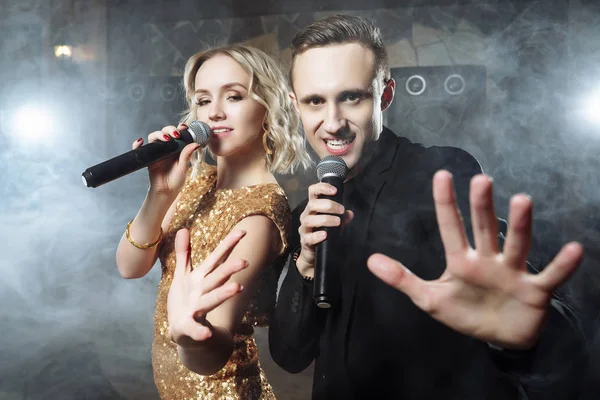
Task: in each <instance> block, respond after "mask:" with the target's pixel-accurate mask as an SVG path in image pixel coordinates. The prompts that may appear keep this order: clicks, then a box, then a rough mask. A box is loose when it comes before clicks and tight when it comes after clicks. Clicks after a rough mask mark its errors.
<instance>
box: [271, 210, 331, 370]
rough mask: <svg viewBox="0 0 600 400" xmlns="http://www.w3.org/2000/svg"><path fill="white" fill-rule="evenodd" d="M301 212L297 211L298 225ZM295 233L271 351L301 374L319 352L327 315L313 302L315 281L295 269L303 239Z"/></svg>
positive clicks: (273, 320) (285, 366)
mask: <svg viewBox="0 0 600 400" xmlns="http://www.w3.org/2000/svg"><path fill="white" fill-rule="evenodd" d="M299 207H301V208H302V210H303V209H304V207H303V206H299ZM298 215H299V213H297V212H294V225H296V226H295V228H297V224H298V222H297V221H298V220H299V217H298ZM292 232H294V234H293V235H291V238H290V241H289V243H290V249H291V251H290V255H289V256H288V260H287V262H286V265H285V266H284V268H283V273H282V274H284V275H285V276H284V279H283V282H282V284H281V288H280V289H279V294H278V296H277V304H276V306H275V308H274V310H273V313H272V315H271V318H270V322H269V350H270V352H271V357H272V358H273V360H274V361H275V362H276V363H277V364H278V365H279V366H280V367H281V368H283V369H284V370H286V371H288V372H290V373H298V372H301V371H303V370H304V369H306V368H307V367H308V366H309V365H310V364H311V362H312V361H313V360H314V359H315V358H316V357H317V355H318V352H319V339H320V335H321V330H322V327H323V323H324V316H325V314H324V310H321V309H320V308H318V307H317V306H316V305H315V303H314V301H313V296H312V292H313V285H312V283H311V282H307V281H306V280H304V279H303V277H302V275H301V274H300V272H298V269H297V268H296V263H295V262H294V259H293V254H294V251H295V250H297V249H299V247H300V240H299V237H298V236H297V234H296V232H297V229H295V230H293V231H292Z"/></svg>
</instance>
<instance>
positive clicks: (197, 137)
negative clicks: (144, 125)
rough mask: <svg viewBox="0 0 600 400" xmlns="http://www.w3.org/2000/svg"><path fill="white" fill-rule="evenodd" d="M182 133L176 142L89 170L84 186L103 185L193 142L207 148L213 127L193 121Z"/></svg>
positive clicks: (154, 144) (143, 149)
mask: <svg viewBox="0 0 600 400" xmlns="http://www.w3.org/2000/svg"><path fill="white" fill-rule="evenodd" d="M179 133H180V135H181V136H180V137H179V138H177V139H175V138H171V140H169V141H168V142H163V141H156V142H152V143H148V144H146V145H144V146H141V147H138V148H137V149H134V150H131V151H128V152H127V153H124V154H121V155H120V156H117V157H114V158H111V159H110V160H107V161H104V162H102V163H100V164H97V165H94V166H93V167H90V168H88V169H86V170H85V171H84V172H83V173H82V174H81V180H82V181H83V184H84V185H85V186H87V187H92V188H96V187H98V186H100V185H104V184H105V183H108V182H110V181H113V180H115V179H117V178H120V177H122V176H124V175H127V174H130V173H132V172H135V171H137V170H139V169H142V168H145V167H147V166H148V165H151V164H154V163H155V162H158V161H161V160H164V159H165V158H167V157H171V156H173V155H176V154H178V153H181V150H183V148H184V147H185V146H186V145H188V144H190V143H194V142H195V143H198V144H199V145H200V146H201V147H205V146H206V145H207V144H208V141H209V139H210V136H211V135H212V131H211V130H210V126H208V125H207V124H205V123H204V122H202V121H194V122H192V123H191V124H190V126H189V127H188V129H185V130H183V131H180V132H179Z"/></svg>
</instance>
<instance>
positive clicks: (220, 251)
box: [167, 229, 248, 347]
mask: <svg viewBox="0 0 600 400" xmlns="http://www.w3.org/2000/svg"><path fill="white" fill-rule="evenodd" d="M245 234H246V232H244V231H240V230H236V231H232V232H231V233H230V234H229V235H227V236H226V237H225V239H223V241H222V242H221V243H220V244H219V246H217V248H216V249H215V250H214V251H213V252H212V253H210V254H209V255H208V257H206V259H205V260H204V262H203V263H202V264H200V265H199V266H197V267H196V268H192V264H191V259H190V233H189V231H188V230H187V229H181V230H180V231H178V232H177V235H176V237H175V253H176V257H177V264H176V267H175V272H174V274H173V282H172V283H171V288H170V289H169V295H168V298H167V317H168V323H169V330H170V334H171V338H172V339H173V340H174V341H175V342H176V343H177V344H179V345H181V346H184V347H190V346H194V345H197V344H198V342H202V341H205V340H207V339H208V338H210V337H211V336H212V326H211V325H210V322H208V321H207V320H206V314H207V313H208V312H210V311H212V310H213V309H215V308H216V307H218V306H219V305H221V304H223V303H224V302H225V301H226V300H228V299H230V298H231V297H233V296H235V295H236V294H237V293H239V292H241V291H242V290H243V287H242V286H241V285H240V284H239V283H237V282H228V280H229V278H230V277H231V276H232V275H233V274H235V273H236V272H238V271H241V270H242V269H244V268H246V267H247V266H248V263H247V262H246V261H244V260H228V259H227V257H228V256H229V254H230V253H231V251H232V250H233V249H234V248H235V246H236V245H237V244H238V242H239V241H240V239H242V237H244V235H245ZM225 260H226V261H225Z"/></svg>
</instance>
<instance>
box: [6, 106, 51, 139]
mask: <svg viewBox="0 0 600 400" xmlns="http://www.w3.org/2000/svg"><path fill="white" fill-rule="evenodd" d="M7 133H8V135H9V136H13V135H11V133H14V136H15V137H18V138H20V139H24V140H25V141H26V142H32V143H36V142H37V143H39V142H48V141H49V140H53V139H54V137H53V136H54V135H55V133H56V119H55V116H54V115H53V113H52V111H51V110H49V109H46V108H45V107H41V106H37V105H24V106H21V107H19V108H18V109H17V110H16V111H15V112H14V114H13V116H12V123H11V124H10V130H9V131H8V132H7Z"/></svg>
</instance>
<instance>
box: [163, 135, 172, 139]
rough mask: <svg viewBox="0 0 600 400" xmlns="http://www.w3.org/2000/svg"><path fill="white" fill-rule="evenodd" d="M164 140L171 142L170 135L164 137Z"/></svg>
mask: <svg viewBox="0 0 600 400" xmlns="http://www.w3.org/2000/svg"><path fill="white" fill-rule="evenodd" d="M163 138H164V139H165V140H171V136H169V135H163Z"/></svg>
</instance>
